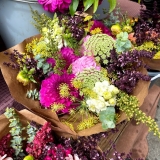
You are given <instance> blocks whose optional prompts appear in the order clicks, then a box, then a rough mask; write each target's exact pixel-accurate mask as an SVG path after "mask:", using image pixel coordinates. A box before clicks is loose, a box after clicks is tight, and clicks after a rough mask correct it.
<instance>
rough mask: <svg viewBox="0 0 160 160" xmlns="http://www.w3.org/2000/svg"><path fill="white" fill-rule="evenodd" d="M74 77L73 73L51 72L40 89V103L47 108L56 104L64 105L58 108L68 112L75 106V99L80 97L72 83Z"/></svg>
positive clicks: (59, 111)
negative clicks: (59, 73) (60, 73)
mask: <svg viewBox="0 0 160 160" xmlns="http://www.w3.org/2000/svg"><path fill="white" fill-rule="evenodd" d="M73 78H74V75H73V74H67V73H64V74H63V75H58V74H51V75H50V76H49V77H47V78H46V79H45V80H43V81H42V84H41V89H40V103H41V104H42V105H43V106H44V107H45V108H50V107H51V105H52V106H53V105H54V104H55V105H56V104H61V105H63V106H64V107H63V108H62V109H60V110H58V111H57V112H58V113H68V112H69V110H70V109H71V108H75V107H76V105H74V103H73V99H77V98H79V93H78V90H77V89H75V88H74V87H73V86H72V84H71V80H72V79H73Z"/></svg>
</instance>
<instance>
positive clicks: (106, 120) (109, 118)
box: [99, 107, 116, 130]
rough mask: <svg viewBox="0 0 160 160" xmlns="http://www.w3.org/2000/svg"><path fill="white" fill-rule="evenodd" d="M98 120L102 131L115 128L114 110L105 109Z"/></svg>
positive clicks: (112, 108)
mask: <svg viewBox="0 0 160 160" xmlns="http://www.w3.org/2000/svg"><path fill="white" fill-rule="evenodd" d="M99 119H100V121H101V123H102V128H103V129H105V130H106V129H108V128H115V122H116V121H115V108H114V107H107V108H106V110H104V111H101V112H100V113H99Z"/></svg>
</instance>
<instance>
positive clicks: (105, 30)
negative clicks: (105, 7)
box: [90, 20, 111, 35]
mask: <svg viewBox="0 0 160 160" xmlns="http://www.w3.org/2000/svg"><path fill="white" fill-rule="evenodd" d="M96 28H99V29H100V30H101V33H104V34H108V35H111V31H110V30H109V29H108V28H107V27H106V26H105V25H104V24H103V23H102V22H100V21H97V20H94V23H93V25H92V27H91V28H90V32H91V31H92V30H95V29H96Z"/></svg>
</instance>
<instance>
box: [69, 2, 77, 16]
mask: <svg viewBox="0 0 160 160" xmlns="http://www.w3.org/2000/svg"><path fill="white" fill-rule="evenodd" d="M78 5H79V0H73V1H72V3H71V4H70V6H69V12H70V14H71V15H72V16H73V15H74V13H75V12H76V10H77V8H78Z"/></svg>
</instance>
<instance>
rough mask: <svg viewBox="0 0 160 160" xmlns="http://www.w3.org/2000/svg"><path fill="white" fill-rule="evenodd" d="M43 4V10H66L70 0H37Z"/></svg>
mask: <svg viewBox="0 0 160 160" xmlns="http://www.w3.org/2000/svg"><path fill="white" fill-rule="evenodd" d="M38 2H39V4H41V5H43V8H44V10H46V11H49V12H56V11H59V12H62V13H63V12H65V11H66V10H68V8H69V6H70V4H71V2H72V0H38Z"/></svg>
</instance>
